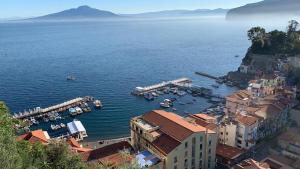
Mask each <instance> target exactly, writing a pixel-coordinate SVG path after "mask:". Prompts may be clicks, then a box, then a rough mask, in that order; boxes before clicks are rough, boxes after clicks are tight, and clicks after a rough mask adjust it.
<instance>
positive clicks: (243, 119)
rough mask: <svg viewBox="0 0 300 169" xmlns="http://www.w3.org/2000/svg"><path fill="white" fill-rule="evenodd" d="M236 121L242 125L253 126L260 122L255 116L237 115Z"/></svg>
mask: <svg viewBox="0 0 300 169" xmlns="http://www.w3.org/2000/svg"><path fill="white" fill-rule="evenodd" d="M236 120H237V121H238V122H240V123H242V124H243V125H246V126H251V125H253V124H255V123H256V122H257V121H258V118H256V117H254V116H249V115H242V114H237V115H236Z"/></svg>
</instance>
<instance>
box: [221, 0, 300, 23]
mask: <svg viewBox="0 0 300 169" xmlns="http://www.w3.org/2000/svg"><path fill="white" fill-rule="evenodd" d="M284 16H298V17H299V16H300V0H263V1H261V2H257V3H252V4H247V5H245V6H242V7H238V8H234V9H231V10H229V11H228V13H227V16H226V18H227V19H229V20H232V19H254V18H255V19H264V18H270V17H280V18H281V17H284Z"/></svg>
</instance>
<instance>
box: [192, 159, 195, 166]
mask: <svg viewBox="0 0 300 169" xmlns="http://www.w3.org/2000/svg"><path fill="white" fill-rule="evenodd" d="M194 166H195V159H192V167H194Z"/></svg>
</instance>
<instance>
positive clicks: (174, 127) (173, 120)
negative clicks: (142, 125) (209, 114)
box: [142, 110, 213, 141]
mask: <svg viewBox="0 0 300 169" xmlns="http://www.w3.org/2000/svg"><path fill="white" fill-rule="evenodd" d="M142 118H143V119H144V120H145V121H147V122H148V123H150V124H152V125H154V126H159V127H160V128H159V130H160V131H162V132H164V133H165V134H167V135H169V136H171V137H173V138H175V139H177V140H178V141H183V140H185V139H186V138H187V137H189V136H190V135H192V134H193V133H195V132H202V131H206V128H204V127H202V126H199V125H196V124H192V123H189V122H187V121H186V120H184V119H183V118H182V117H181V116H179V115H176V114H174V113H170V112H166V111H163V110H153V111H151V112H148V113H146V114H145V115H143V117H142ZM208 132H213V131H211V130H209V131H208Z"/></svg>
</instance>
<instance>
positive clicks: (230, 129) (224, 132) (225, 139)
mask: <svg viewBox="0 0 300 169" xmlns="http://www.w3.org/2000/svg"><path fill="white" fill-rule="evenodd" d="M236 135H237V122H235V121H225V122H222V123H221V124H220V125H219V135H218V136H219V143H220V144H225V145H229V146H232V147H236V138H237V136H236Z"/></svg>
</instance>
